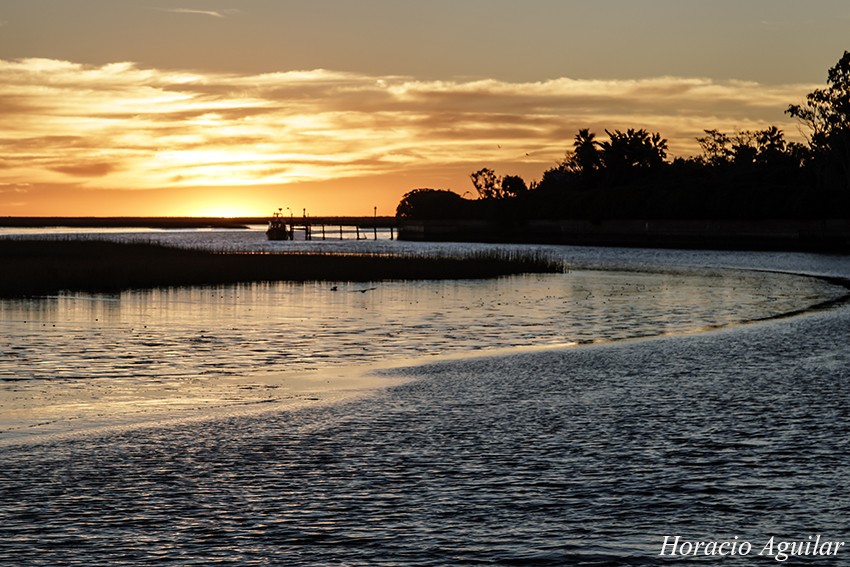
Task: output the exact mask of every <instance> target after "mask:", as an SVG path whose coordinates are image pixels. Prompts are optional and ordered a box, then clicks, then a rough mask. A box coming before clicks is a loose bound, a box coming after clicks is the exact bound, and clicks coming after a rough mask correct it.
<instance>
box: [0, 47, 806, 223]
mask: <svg viewBox="0 0 850 567" xmlns="http://www.w3.org/2000/svg"><path fill="white" fill-rule="evenodd" d="M185 77H191V80H185ZM812 88H813V85H760V84H757V83H753V82H741V81H717V80H711V79H693V78H683V77H658V78H650V79H642V80H622V81H616V80H608V81H598V80H579V79H567V78H560V79H552V80H547V81H541V82H530V83H511V82H505V81H498V80H495V79H487V80H480V79H479V80H472V81H422V80H417V79H415V78H412V77H403V76H374V75H358V74H354V73H340V72H331V71H326V70H322V69H318V70H314V71H301V72H298V73H271V74H268V73H267V74H260V75H233V74H221V73H218V74H217V73H206V74H200V73H191V74H187V73H175V72H173V71H163V70H158V69H140V68H139V67H137V66H136V65H135V64H133V63H119V64H107V65H103V66H91V65H82V64H77V63H72V62H68V61H54V60H47V59H22V60H16V61H6V60H0V111H2V112H3V115H4V120H3V121H2V123H0V155H2V156H3V158H2V162H1V163H0V215H18V214H21V213H22V212H24V211H26V212H25V213H24V214H39V213H38V212H37V211H38V207H43V205H39V204H37V203H45V202H48V198H47V197H46V195H47V194H49V195H50V199H53V200H54V202H55V200H56V199H57V198H59V197H60V196H61V195H62V194H63V193H62V191H64V194H65V195H66V197H65V199H66V201H67V206H69V207H70V206H71V205H73V204H74V203H73V201H74V199H78V198H79V197H80V196H81V192H101V194H103V195H106V194H109V195H110V199H112V201H111V202H110V203H109V207H111V208H109V209H108V210H109V211H110V213H108V214H114V211H115V210H116V209H120V207H121V202H120V201H121V198H120V194H122V193H123V194H124V195H127V197H126V198H125V199H124V200H125V202H126V203H128V204H127V205H126V207H128V208H129V207H131V205H129V203H131V202H135V201H134V199H131V198H130V197H129V195H130V194H131V193H133V192H134V190H135V191H157V192H159V195H161V198H162V199H163V201H162V203H161V204H160V205H157V206H159V207H160V209H161V210H162V211H163V212H164V211H167V210H175V209H179V213H178V214H180V215H191V216H221V217H238V216H262V215H266V214H268V213H267V211H266V210H265V209H266V208H276V206H278V203H277V202H275V199H272V200H271V201H268V200H263V199H266V198H268V196H269V195H270V193H269V192H268V191H267V190H265V189H264V188H268V187H296V186H301V187H302V188H303V187H307V186H310V187H312V188H314V189H315V191H317V192H319V193H321V192H323V191H325V192H326V191H327V188H328V186H329V184H330V183H337V184H338V185H339V186H341V187H353V186H358V187H363V186H364V184H365V182H364V180H376V182H379V180H383V182H384V183H386V184H385V185H381V186H374V187H369V191H370V192H369V193H368V199H369V201H370V203H369V206H368V207H365V205H361V204H360V203H359V201H362V199H363V198H364V197H363V196H362V195H358V194H356V193H357V192H356V191H351V192H349V193H350V194H344V192H340V191H332V192H326V193H325V194H324V195H320V194H316V196H315V198H313V199H309V198H303V197H302V201H304V202H306V203H307V204H308V206H310V204H312V203H311V201H312V202H313V203H316V205H314V206H317V207H318V205H321V207H322V208H325V207H329V206H338V207H339V208H340V209H346V208H347V209H349V210H352V209H356V208H359V207H365V208H368V209H371V207H372V206H373V205H378V206H379V207H380V208H381V209H384V210H389V209H394V207H395V205H396V204H397V203H398V198H399V195H400V194H403V193H404V192H406V191H409V190H411V189H414V188H416V187H424V186H431V187H437V188H449V189H453V190H455V191H458V192H459V193H462V192H463V191H464V190H466V189H470V188H471V187H470V185H469V179H468V174H469V173H470V172H472V171H476V170H477V169H480V168H481V167H490V168H494V169H496V170H498V171H499V173H502V174H511V175H515V174H520V175H523V176H529V175H531V176H536V178H538V179H539V177H540V176H542V173H543V171H545V170H546V169H548V168H550V167H552V165H553V164H555V163H557V162H559V161H560V160H561V159H562V158H563V156H564V152H565V151H566V150H567V149H569V148H570V147H571V143H572V136H573V135H574V134H575V132H577V131H578V129H579V128H588V127H589V128H591V130H595V131H597V132H601V131H603V130H604V129H606V128H611V129H618V128H626V127H641V128H646V129H648V130H651V131H656V132H660V133H661V135H662V136H663V137H665V138H667V140H668V143H669V148H670V154H671V156H685V155H693V154H694V153H696V152H698V145H697V143H696V141H695V138H696V137H697V136H699V135H701V134H702V129H704V128H716V129H719V130H722V131H737V130H741V129H749V130H758V129H761V128H763V127H765V126H766V125H769V124H776V123H778V124H779V125H780V127H783V123H782V121H783V120H786V121H787V120H788V119H787V117H785V116H784V115H783V110H784V106H783V105H784V104H788V103H793V102H796V101H798V100H800V99H801V98H802V96H803V93H805V92H807V91H810V90H812ZM471 95H474V96H471ZM671 108H675V109H676V111H675V113H673V112H671V111H670V109H671ZM783 129H784V130H785V133H786V135H787V136H788V138H794V136H795V134H796V129H795V128H794V125H792V124H790V123H789V124H788V125H786V126H784V127H783ZM399 172H415V176H414V175H411V176H410V179H411V182H410V183H411V184H410V185H407V186H404V185H402V186H399V185H397V184H393V185H391V184H390V183H397V180H398V178H399V175H398V174H399ZM534 178H535V177H527V179H526V180H527V181H532V180H533V179H534ZM391 179H392V181H390V180H391ZM194 188H203V189H198V190H197V192H196V194H197V195H200V197H199V198H198V200H199V201H200V202H201V204H194V203H189V202H187V199H186V198H184V197H181V200H182V205H179V206H178V205H177V204H176V202H171V203H169V202H168V195H169V194H175V195H176V194H177V193H180V194H181V195H184V194H185V193H186V192H189V191H194ZM240 190H241V192H242V193H244V194H246V195H253V196H251V197H250V199H251V201H250V202H249V201H248V198H247V197H246V199H245V201H244V202H242V199H235V198H232V196H233V195H237V194H239V193H238V192H239V191H240ZM303 190H304V191H306V189H303ZM359 190H361V191H362V189H359ZM39 191H41V192H42V193H43V195H42V196H41V197H40V198H38V199H37V198H35V195H36V193H38V192H39ZM181 192H182V193H181ZM376 192H380V193H381V194H382V195H383V196H382V197H381V198H380V200H378V199H376V198H375V196H376ZM224 194H227V195H228V198H226V199H224V198H220V197H221V196H222V195H224ZM175 199H176V197H175ZM87 202H90V203H93V205H94V206H102V208H103V209H104V210H106V209H107V205H106V204H105V203H104V204H102V205H100V204H98V202H97V200H95V199H88V200H87ZM28 203H29V205H28ZM52 206H53V205H52ZM55 206H57V207H61V205H60V204H56V205H55ZM27 207H30V208H27ZM41 210H44V209H43V208H42V209H41ZM91 212H92V214H98V211H97V210H92V211H91ZM327 212H328V213H329V214H333V213H334V212H335V211H327Z"/></svg>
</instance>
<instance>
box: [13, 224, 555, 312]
mask: <svg viewBox="0 0 850 567" xmlns="http://www.w3.org/2000/svg"><path fill="white" fill-rule="evenodd" d="M0 266H2V267H3V276H2V277H0V297H7V298H8V297H25V296H40V295H48V294H53V293H58V292H61V291H90V292H119V291H123V290H129V289H141V288H157V287H178V286H207V285H224V284H237V283H250V282H263V281H339V282H342V281H358V282H367V281H380V280H431V279H433V280H445V279H478V278H491V277H498V276H506V275H512V274H519V273H560V272H563V271H564V265H563V263H562V262H560V261H558V260H555V259H552V258H550V257H547V256H545V255H542V254H539V253H523V252H518V251H485V252H480V253H471V254H469V255H465V256H462V257H454V256H452V257H447V256H437V255H430V256H422V255H378V254H330V253H235V252H213V251H205V250H192V249H185V248H177V247H170V246H165V245H162V244H153V243H139V242H127V243H122V242H112V241H104V240H75V239H70V238H69V239H20V238H6V239H0Z"/></svg>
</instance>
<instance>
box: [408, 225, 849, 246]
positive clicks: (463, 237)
mask: <svg viewBox="0 0 850 567" xmlns="http://www.w3.org/2000/svg"><path fill="white" fill-rule="evenodd" d="M398 234H399V236H398V237H399V239H400V240H409V241H414V242H420V241H422V242H443V241H463V242H502V243H523V244H565V245H573V246H599V247H628V248H677V249H683V250H739V251H745V250H752V251H805V252H827V253H840V254H850V220H848V219H791V220H789V219H763V220H734V219H705V220H688V219H684V220H677V219H609V220H577V219H574V220H543V219H539V220H525V221H523V220H508V221H504V222H498V221H487V220H446V219H429V220H414V219H409V220H400V221H399V227H398Z"/></svg>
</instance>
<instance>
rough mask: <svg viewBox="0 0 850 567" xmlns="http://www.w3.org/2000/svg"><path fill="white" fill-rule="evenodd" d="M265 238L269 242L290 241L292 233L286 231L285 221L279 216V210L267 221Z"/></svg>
mask: <svg viewBox="0 0 850 567" xmlns="http://www.w3.org/2000/svg"><path fill="white" fill-rule="evenodd" d="M266 237H268V239H269V240H292V232H290V231H289V230H287V228H286V221H285V220H284V218H283V215H281V209H278V210H277V211H275V213H274V215H272V218H271V219H269V227H268V228H267V229H266Z"/></svg>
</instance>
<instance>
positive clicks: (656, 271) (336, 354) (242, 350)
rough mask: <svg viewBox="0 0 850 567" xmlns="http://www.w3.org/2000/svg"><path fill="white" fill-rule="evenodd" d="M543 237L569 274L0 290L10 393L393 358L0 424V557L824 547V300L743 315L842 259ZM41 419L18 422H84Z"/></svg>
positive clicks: (561, 559) (831, 497)
mask: <svg viewBox="0 0 850 567" xmlns="http://www.w3.org/2000/svg"><path fill="white" fill-rule="evenodd" d="M168 238H173V236H170V235H169V236H168ZM192 238H196V235H193V236H192ZM262 245H263V246H265V244H262ZM288 245H289V246H307V245H309V246H317V245H318V244H317V243H315V242H314V243H312V244H311V243H297V242H296V243H288ZM352 245H354V246H363V243H362V242H361V243H352ZM379 245H380V246H385V247H394V246H398V247H400V248H401V247H409V246H411V245H410V244H408V243H393V242H386V243H381V242H380V241H379ZM239 246H244V244H240V245H239ZM336 246H340V244H336ZM452 247H455V248H465V246H464V247H459V246H458V245H450V244H445V245H429V246H427V247H426V248H428V249H442V250H451V249H452ZM546 249H547V250H550V251H551V252H552V253H555V254H560V255H562V257H563V258H565V260H567V261H568V263H569V264H570V265H571V266H573V270H572V271H571V272H569V273H567V274H564V275H558V276H522V277H515V278H505V279H501V280H493V281H476V282H442V283H437V282H419V283H402V282H384V283H380V284H377V285H372V284H370V285H360V284H358V285H357V286H355V285H343V284H339V285H340V289H338V291H336V292H331V291H330V289H329V287H330V285H331V284H307V285H299V286H293V285H288V284H274V285H257V286H241V287H228V288H207V289H186V290H171V291H168V292H166V291H159V292H131V293H126V294H119V295H116V296H106V297H104V296H98V297H87V296H81V295H77V294H68V295H63V296H60V297H56V298H48V299H42V300H37V301H25V302H2V303H3V306H2V309H3V312H2V315H0V320H2V322H3V323H2V324H3V325H4V326H5V327H6V328H5V329H4V333H3V336H4V337H5V338H4V339H3V340H4V341H11V342H10V343H8V344H9V345H10V346H14V347H15V348H8V349H7V346H6V345H5V344H4V348H3V349H2V350H3V353H4V354H6V353H14V354H12V355H11V356H12V357H13V358H11V359H9V358H6V357H4V358H3V360H2V362H0V376H2V377H3V379H4V380H5V381H4V382H3V386H4V387H5V388H7V390H10V389H17V395H18V396H19V400H18V402H16V403H19V404H22V405H24V406H26V404H28V403H30V404H33V405H32V407H40V406H39V405H38V403H37V402H38V395H37V393H36V392H34V391H33V390H34V389H35V387H34V385H37V386H38V388H41V389H46V390H52V391H53V392H54V393H55V392H60V393H61V392H63V391H64V390H63V389H72V388H75V387H76V388H82V389H86V388H95V387H94V386H91V385H92V384H101V386H97V387H96V388H95V389H94V390H92V391H94V392H103V391H104V390H106V388H107V386H109V387H112V386H114V385H115V384H116V383H120V384H125V385H128V384H129V385H136V386H135V387H137V388H142V386H140V385H143V384H147V383H148V382H150V381H151V379H152V378H154V377H156V379H157V380H160V381H168V382H169V384H171V385H172V386H173V387H174V388H175V389H176V391H183V390H185V389H188V390H189V391H193V388H194V389H195V390H197V391H198V392H205V391H206V390H207V389H211V390H212V393H211V394H210V393H209V392H207V393H208V394H209V395H210V396H211V398H213V399H225V398H226V397H227V396H228V395H230V394H233V392H232V390H233V389H235V388H236V386H234V385H240V386H244V385H245V383H244V381H243V380H242V379H241V378H240V377H241V376H243V375H246V374H249V375H251V381H252V382H251V383H252V384H253V383H254V382H256V383H257V384H261V385H262V384H264V385H270V384H271V383H272V382H273V381H271V379H270V381H266V382H262V381H260V379H259V378H258V376H260V375H264V376H274V377H275V379H276V380H280V382H279V384H278V383H275V384H274V385H280V386H281V388H283V387H285V384H286V378H285V377H286V376H287V375H289V374H304V373H306V374H309V375H311V376H324V375H325V374H327V373H331V374H333V373H334V372H336V371H337V370H336V369H338V368H342V367H348V366H350V365H352V364H354V365H355V366H356V367H357V368H362V369H364V370H365V369H370V368H374V367H378V366H398V365H399V364H406V365H407V366H405V367H404V368H401V369H399V368H394V369H385V370H382V371H381V372H382V375H383V376H386V377H387V379H390V377H401V378H403V379H405V380H407V381H406V382H405V383H403V384H400V385H397V386H394V387H391V388H388V389H383V390H378V391H375V392H373V393H372V394H371V395H369V396H366V397H359V398H355V399H350V400H348V401H345V402H341V403H336V404H325V405H315V406H311V407H303V408H300V409H291V410H286V409H285V408H283V409H281V410H274V411H266V412H264V413H262V414H252V413H244V414H223V415H215V414H210V415H211V417H210V418H209V419H204V420H190V421H178V422H169V423H161V424H160V425H158V426H149V427H145V428H136V427H131V428H124V427H121V428H118V427H115V428H111V429H110V428H106V429H98V430H91V432H90V433H87V434H78V435H75V436H73V437H71V438H67V439H66V438H63V437H61V436H60V437H58V438H56V437H43V436H40V435H37V434H34V435H23V434H21V432H20V431H6V433H5V434H6V435H7V437H9V438H14V439H16V441H15V442H14V443H10V444H7V445H5V446H4V447H2V448H0V450H1V451H2V454H3V461H4V465H3V467H2V468H0V478H2V483H0V514H2V515H3V516H4V517H3V521H2V522H0V562H1V561H3V560H5V561H7V562H9V563H10V564H31V565H57V564H63V565H74V564H80V565H100V564H103V565H142V564H173V565H191V564H198V565H208V564H224V565H269V564H272V565H338V564H344V565H454V564H495V565H651V564H656V563H658V564H660V563H662V562H665V563H666V560H662V559H661V558H659V557H658V552H659V551H660V548H661V542H662V541H663V538H664V536H665V535H669V536H676V535H680V536H682V537H683V538H686V539H693V540H695V539H702V540H706V539H715V538H720V539H732V538H733V537H738V538H739V540H748V541H751V542H752V544H753V549H754V551H753V553H752V555H755V554H757V553H758V551H760V550H761V549H762V546H763V544H764V543H765V542H766V541H767V540H768V538H769V537H770V536H771V535H775V536H777V538H786V539H792V538H794V539H801V540H806V538H807V537H808V536H809V535H812V534H821V535H822V536H823V538H824V539H827V538H833V539H839V540H842V541H843V540H850V538H848V534H847V532H846V524H845V522H844V520H843V519H844V518H845V517H846V516H847V514H848V511H850V497H848V496H847V494H846V486H847V485H848V481H850V478H848V471H850V467H848V465H850V462H848V457H847V456H846V448H847V441H848V439H850V435H848V434H850V431H848V426H847V423H848V421H847V419H846V418H847V411H848V410H847V407H848V401H850V400H848V399H847V398H848V394H847V388H846V378H847V376H848V375H850V372H848V370H850V360H848V356H850V355H849V354H848V352H847V349H846V345H847V344H848V339H850V336H848V335H850V309H848V308H847V307H846V306H843V305H841V304H839V305H838V306H835V307H832V308H830V309H827V310H822V311H815V312H811V313H807V314H803V315H798V316H795V317H790V318H780V319H769V318H770V317H773V316H775V315H779V314H781V313H786V312H788V311H796V310H799V309H804V308H806V307H808V306H811V305H814V304H818V303H821V302H822V301H826V300H830V299H835V298H838V297H840V296H841V295H842V294H843V293H844V292H843V289H841V288H839V287H836V286H833V285H830V284H827V283H825V282H823V281H822V280H818V279H813V278H808V277H799V276H792V275H788V274H778V273H774V272H775V271H780V272H803V273H822V274H828V275H840V276H846V275H848V274H850V269H848V265H847V260H846V259H845V258H836V257H830V256H818V255H805V254H756V253H737V254H731V253H717V252H678V251H642V250H637V251H632V250H628V251H627V250H616V249H607V250H606V249H589V248H569V247H563V248H546ZM614 267H617V268H620V271H618V272H610V271H600V269H601V268H605V269H606V270H607V269H610V268H614ZM743 267H747V268H757V269H759V270H772V271H771V272H766V271H742V270H739V269H731V268H743ZM370 287H375V288H376V289H371V290H369V291H366V292H361V291H360V290H361V289H364V288H370ZM754 319H762V322H758V323H755V324H749V325H741V324H739V323H740V322H741V321H746V320H754ZM270 322H274V323H275V324H278V325H279V326H280V327H284V328H286V329H287V330H291V328H292V327H293V325H294V323H297V324H298V325H299V328H300V329H303V332H301V334H299V335H296V336H294V337H293V336H291V335H290V333H269V332H268V328H269V323H270ZM54 324H55V325H57V326H56V327H55V329H58V330H55V331H54V327H53V326H52V325H54ZM145 325H148V327H147V328H145ZM717 326H721V327H722V328H721V329H720V330H713V331H711V332H705V330H706V327H717ZM193 338H194V339H197V342H191V339H193ZM204 341H207V342H204ZM591 341H596V342H594V343H593V344H585V343H588V342H591ZM577 343H579V344H577ZM558 345H560V346H558ZM564 345H572V346H564ZM364 346H365V347H367V348H365V349H364ZM117 353H125V354H124V355H122V356H127V357H129V358H122V357H121V356H116V354H117ZM471 354H475V355H477V356H474V357H473V356H470V355H471ZM446 355H449V356H446ZM412 359H413V360H416V364H411V360H412ZM35 362H39V363H40V364H42V365H43V366H40V365H39V364H34V363H35ZM86 369H88V371H87V370H86ZM95 375H96V377H95ZM21 377H24V378H25V379H23V380H22V379H21ZM228 380H230V381H228ZM210 384H213V385H216V386H215V387H211V386H210ZM230 386H233V388H231V389H228V388H229V387H230ZM127 388H129V389H130V390H132V388H131V387H130V386H126V387H125V389H127ZM281 388H277V389H270V390H266V389H262V388H258V389H254V390H246V391H245V392H249V393H248V394H244V393H243V394H240V395H237V396H236V398H237V399H235V400H234V403H241V402H245V401H247V400H249V399H251V400H258V399H266V398H269V396H271V399H273V398H274V397H275V396H276V395H277V394H276V392H278V391H279V390H280V389H281ZM258 390H259V391H260V394H257V391H258ZM228 392H229V393H228ZM131 393H132V392H131ZM89 394H91V392H89ZM92 395H93V394H92ZM135 395H139V394H138V392H137V393H136V394H135ZM158 395H159V394H158ZM176 395H177V394H175V396H176ZM27 396H29V397H27ZM239 396H243V397H239ZM93 397H94V398H97V396H96V395H93ZM23 398H25V399H23ZM71 398H72V397H69V398H67V399H71ZM21 399H23V401H21ZM27 400H29V401H27ZM34 400H35V401H34ZM194 401H197V400H196V399H193V403H194ZM39 403H40V402H39ZM59 405H61V404H59ZM6 407H9V406H5V407H4V414H5V412H6ZM87 407H91V406H90V405H89V406H87ZM198 411H200V412H201V413H206V409H204V408H203V407H202V409H201V410H198ZM60 413H61V412H60ZM83 413H84V412H83ZM69 415H70V414H69ZM69 415H66V416H65V421H61V420H60V421H58V422H56V423H54V424H52V425H43V426H37V427H34V428H31V429H35V430H40V429H44V430H48V431H56V430H59V429H63V428H65V429H67V428H75V427H78V426H77V425H75V424H77V423H79V422H80V421H86V420H87V419H89V420H92V419H93V417H91V416H86V415H83V414H81V415H77V416H76V419H70V418H69ZM181 415H182V414H181ZM70 417H74V416H73V415H70ZM16 419H17V420H18V422H20V420H22V419H23V418H22V417H21V416H17V417H16ZM130 421H132V419H130ZM122 423H124V422H122ZM82 430H83V431H85V429H84V428H82ZM848 553H850V552H848ZM716 559H717V558H714V560H715V561H716ZM760 559H762V560H769V559H768V558H766V557H761V558H760ZM808 559H809V560H811V561H817V563H818V564H827V565H830V564H832V565H840V564H846V563H847V561H846V558H845V557H844V556H842V554H841V553H839V555H838V556H837V557H818V558H814V559H813V558H808ZM690 560H691V561H694V560H697V559H690ZM725 560H726V561H731V562H733V563H741V564H743V563H746V562H750V561H753V560H757V559H756V557H753V556H749V557H743V558H738V561H736V559H735V558H726V559H725ZM791 562H793V560H792V561H791ZM789 563H790V562H789Z"/></svg>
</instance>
